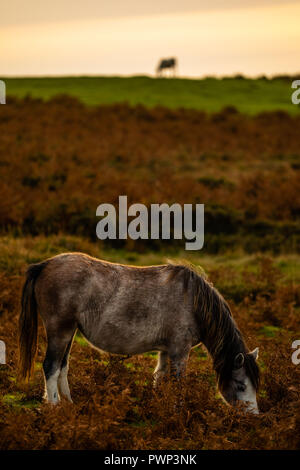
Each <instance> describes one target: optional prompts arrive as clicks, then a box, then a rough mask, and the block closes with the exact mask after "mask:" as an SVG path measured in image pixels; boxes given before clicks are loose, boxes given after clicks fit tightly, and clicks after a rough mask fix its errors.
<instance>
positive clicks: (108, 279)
mask: <svg viewBox="0 0 300 470" xmlns="http://www.w3.org/2000/svg"><path fill="white" fill-rule="evenodd" d="M38 314H40V316H41V318H42V320H43V323H44V327H45V330H46V333H47V341H48V345H47V352H46V356H45V360H44V362H43V371H44V376H45V392H46V398H47V400H48V402H50V403H53V404H56V403H58V402H59V400H60V395H63V396H65V397H66V398H68V399H69V400H70V401H72V400H71V394H70V390H69V385H68V378H67V375H68V358H69V353H70V349H71V346H72V341H73V338H74V335H75V332H76V330H77V329H78V330H79V331H80V332H81V333H82V334H83V335H84V337H85V338H86V339H87V340H88V341H89V343H91V345H93V346H94V347H96V348H98V349H100V350H103V351H106V352H109V353H114V354H125V355H134V354H141V353H144V352H147V351H158V362H157V366H156V369H155V371H154V384H157V383H158V381H159V380H160V379H161V378H162V377H163V376H165V375H166V373H167V372H168V362H170V366H171V372H172V373H173V374H175V376H177V377H180V376H181V375H182V374H184V372H185V369H186V364H187V360H188V356H189V353H190V350H191V348H193V347H195V346H196V345H198V344H199V343H203V344H204V346H205V347H206V348H207V350H208V352H209V353H210V355H211V357H212V359H213V366H214V369H215V371H216V374H217V380H218V387H219V390H220V392H221V394H222V396H223V398H224V399H225V401H226V402H227V403H229V404H232V405H235V404H236V403H237V402H238V401H243V402H246V403H247V407H248V410H249V411H251V412H253V413H258V407H257V401H256V391H257V389H258V385H259V369H258V366H257V363H256V359H257V356H258V348H256V349H255V350H254V351H252V352H249V350H248V348H247V346H246V344H245V341H244V339H243V337H242V335H241V333H240V331H239V329H238V327H237V325H236V323H235V321H234V319H233V317H232V314H231V311H230V309H229V306H228V304H227V303H226V301H225V300H224V299H223V297H222V296H221V294H220V293H219V292H218V291H217V290H216V289H215V288H214V287H213V286H212V285H211V284H210V283H209V282H208V281H207V280H206V279H205V278H204V277H203V276H202V275H199V274H198V273H197V272H196V271H195V270H194V269H193V268H192V267H190V266H186V265H184V264H183V265H176V264H165V265H159V266H147V267H136V266H127V265H123V264H117V263H110V262H108V261H103V260H99V259H96V258H93V257H91V256H88V255H86V254H83V253H65V254H61V255H58V256H54V257H53V258H50V259H47V260H45V261H43V262H41V263H38V264H34V265H31V266H29V268H28V270H27V276H26V281H25V284H24V287H23V294H22V310H21V314H20V318H19V350H20V375H21V377H22V378H23V379H29V378H30V376H31V375H32V371H33V366H34V358H35V355H36V350H37V325H38Z"/></svg>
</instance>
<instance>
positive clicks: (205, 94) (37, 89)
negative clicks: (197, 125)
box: [5, 76, 300, 114]
mask: <svg viewBox="0 0 300 470" xmlns="http://www.w3.org/2000/svg"><path fill="white" fill-rule="evenodd" d="M292 81H293V79H292V78H288V77H287V78H276V79H272V80H268V79H266V78H260V79H248V78H223V79H217V78H204V79H197V80H196V79H181V78H175V79H173V78H172V79H165V78H159V79H156V78H150V77H145V76H137V77H53V78H46V77H45V78H7V79H5V82H6V87H7V94H8V95H12V96H16V97H19V98H23V97H24V96H26V95H31V96H32V97H37V98H42V99H45V100H47V99H49V98H51V97H53V96H55V95H58V94H69V95H72V96H75V97H77V98H79V99H80V100H81V101H83V102H84V103H86V104H88V105H99V104H115V103H121V102H127V103H128V104H130V105H137V104H143V105H145V106H147V107H154V106H166V107H169V108H173V109H174V108H180V107H184V108H193V109H199V110H203V111H207V112H216V111H219V110H220V109H222V108H224V107H226V106H235V107H236V108H237V109H238V110H239V111H241V112H243V113H247V114H257V113H260V112H263V111H276V110H283V111H286V112H288V113H291V114H298V113H299V110H300V107H299V106H295V105H293V104H292V102H291V94H292V91H293V90H292V89H291V83H292Z"/></svg>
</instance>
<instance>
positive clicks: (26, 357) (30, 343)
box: [19, 262, 46, 381]
mask: <svg viewBox="0 0 300 470" xmlns="http://www.w3.org/2000/svg"><path fill="white" fill-rule="evenodd" d="M45 264H46V262H43V263H38V264H32V265H31V266H29V268H28V270H27V277H26V281H25V283H24V286H23V292H22V300H21V313H20V317H19V378H20V379H21V380H26V381H29V379H30V377H31V376H32V372H33V367H34V360H35V356H36V351H37V333H38V312H37V304H36V298H35V292H34V286H35V282H36V280H37V278H38V276H39V275H40V273H41V272H42V270H43V269H44V267H45Z"/></svg>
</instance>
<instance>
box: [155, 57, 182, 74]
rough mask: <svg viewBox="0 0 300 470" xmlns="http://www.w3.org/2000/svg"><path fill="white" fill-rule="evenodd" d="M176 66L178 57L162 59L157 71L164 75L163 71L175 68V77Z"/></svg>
mask: <svg viewBox="0 0 300 470" xmlns="http://www.w3.org/2000/svg"><path fill="white" fill-rule="evenodd" d="M176 68H177V59H175V57H171V58H170V59H161V60H160V62H159V64H158V66H157V68H156V73H157V75H158V76H159V77H162V76H163V71H164V70H168V69H169V70H173V77H175V75H176Z"/></svg>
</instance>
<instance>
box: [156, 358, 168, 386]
mask: <svg viewBox="0 0 300 470" xmlns="http://www.w3.org/2000/svg"><path fill="white" fill-rule="evenodd" d="M167 372H168V353H167V352H165V351H160V352H159V353H158V361H157V365H156V368H155V370H154V374H153V385H154V387H156V386H157V385H158V383H159V382H160V380H161V379H162V378H163V377H164V376H165V375H166V374H167Z"/></svg>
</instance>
